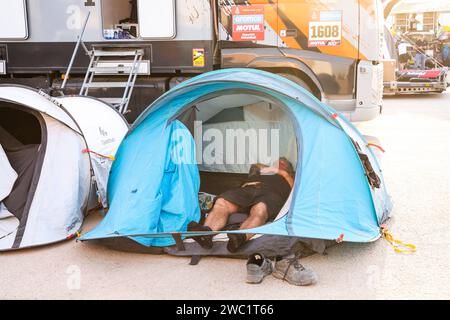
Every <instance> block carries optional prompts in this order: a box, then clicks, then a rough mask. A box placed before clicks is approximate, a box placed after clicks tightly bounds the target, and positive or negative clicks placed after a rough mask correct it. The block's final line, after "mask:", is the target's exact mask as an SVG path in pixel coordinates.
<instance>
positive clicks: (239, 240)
mask: <svg viewBox="0 0 450 320" xmlns="http://www.w3.org/2000/svg"><path fill="white" fill-rule="evenodd" d="M228 239H229V240H228V244H227V250H228V251H229V252H231V253H236V252H238V250H239V248H240V247H242V245H243V244H244V243H245V242H246V241H247V236H246V235H245V234H240V233H229V234H228Z"/></svg>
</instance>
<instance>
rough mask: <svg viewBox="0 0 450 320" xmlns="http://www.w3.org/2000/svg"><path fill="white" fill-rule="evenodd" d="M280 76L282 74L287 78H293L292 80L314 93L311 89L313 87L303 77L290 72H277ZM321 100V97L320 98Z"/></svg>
mask: <svg viewBox="0 0 450 320" xmlns="http://www.w3.org/2000/svg"><path fill="white" fill-rule="evenodd" d="M277 74H278V75H279V76H282V77H283V78H286V79H288V80H291V81H292V82H295V83H296V84H298V85H299V86H300V87H302V88H304V89H306V90H308V91H309V92H311V93H312V94H313V95H314V92H313V90H312V89H311V87H310V86H309V85H308V84H307V83H306V82H305V81H303V80H302V79H300V78H299V77H296V76H294V75H292V74H290V73H277ZM319 100H320V99H319Z"/></svg>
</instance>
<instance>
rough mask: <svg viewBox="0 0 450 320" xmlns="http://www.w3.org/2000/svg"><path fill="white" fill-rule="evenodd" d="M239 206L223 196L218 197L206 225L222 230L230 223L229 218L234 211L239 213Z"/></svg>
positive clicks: (214, 229) (215, 229)
mask: <svg viewBox="0 0 450 320" xmlns="http://www.w3.org/2000/svg"><path fill="white" fill-rule="evenodd" d="M238 211H239V207H238V206H237V205H235V204H234V203H231V202H229V201H227V200H225V199H223V198H220V199H217V201H216V203H215V204H214V207H213V209H212V210H211V212H210V213H209V214H208V217H207V218H206V221H205V226H207V227H210V228H211V230H213V231H219V230H222V229H223V228H224V227H225V226H226V225H227V223H228V218H229V217H230V215H232V214H233V213H237V212H238Z"/></svg>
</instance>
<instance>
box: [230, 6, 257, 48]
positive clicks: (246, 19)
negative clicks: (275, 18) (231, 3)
mask: <svg viewBox="0 0 450 320" xmlns="http://www.w3.org/2000/svg"><path fill="white" fill-rule="evenodd" d="M232 14H233V41H262V40H264V5H251V6H235V7H233V9H232Z"/></svg>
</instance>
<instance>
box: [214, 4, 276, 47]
mask: <svg viewBox="0 0 450 320" xmlns="http://www.w3.org/2000/svg"><path fill="white" fill-rule="evenodd" d="M277 3H278V0H219V9H220V17H219V19H220V23H219V32H220V40H222V41H228V42H235V43H240V44H241V45H240V46H241V47H245V46H246V44H245V43H247V44H248V43H249V42H251V43H255V44H258V45H264V46H277V45H278V35H277V33H278V32H277V31H278V18H277Z"/></svg>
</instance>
